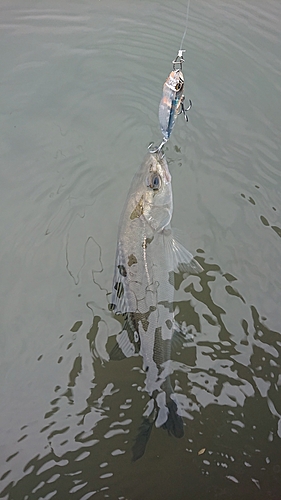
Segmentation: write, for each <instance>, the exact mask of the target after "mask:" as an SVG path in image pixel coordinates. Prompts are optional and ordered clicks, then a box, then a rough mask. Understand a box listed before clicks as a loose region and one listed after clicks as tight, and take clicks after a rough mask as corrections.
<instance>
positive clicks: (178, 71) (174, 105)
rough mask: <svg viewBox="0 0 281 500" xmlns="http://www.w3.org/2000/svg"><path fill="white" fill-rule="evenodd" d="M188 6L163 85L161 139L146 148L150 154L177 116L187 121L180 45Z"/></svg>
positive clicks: (162, 143)
mask: <svg viewBox="0 0 281 500" xmlns="http://www.w3.org/2000/svg"><path fill="white" fill-rule="evenodd" d="M189 4H190V0H188V3H187V11H186V23H185V31H184V34H183V37H182V41H181V45H180V49H179V51H178V54H177V56H176V58H175V59H174V60H173V62H172V64H173V69H172V71H171V73H170V74H169V76H168V78H167V80H166V81H165V83H164V85H163V95H162V99H161V101H160V105H159V123H160V128H161V132H162V135H163V139H162V142H161V144H159V146H158V147H153V142H152V143H151V144H150V145H149V146H148V149H149V151H150V153H157V152H158V151H160V150H161V149H162V147H163V146H164V144H166V142H167V141H168V140H169V138H170V135H171V133H172V131H173V128H174V125H175V121H176V118H177V116H178V115H180V114H181V113H183V115H184V118H185V121H188V116H187V114H186V113H187V111H189V110H190V108H191V106H192V102H191V100H190V99H189V106H188V107H187V108H185V107H184V99H185V97H184V93H183V91H184V76H183V71H182V64H183V63H184V58H183V53H184V52H185V50H182V45H183V41H184V38H185V35H186V30H187V21H188V12H189Z"/></svg>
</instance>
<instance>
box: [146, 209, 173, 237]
mask: <svg viewBox="0 0 281 500" xmlns="http://www.w3.org/2000/svg"><path fill="white" fill-rule="evenodd" d="M143 216H144V218H145V220H146V222H147V223H148V224H149V225H150V227H151V228H152V229H154V231H157V232H159V231H162V229H164V228H165V227H166V226H167V225H168V224H169V223H170V220H171V210H168V208H163V207H157V206H151V205H149V204H147V206H145V208H144V210H143Z"/></svg>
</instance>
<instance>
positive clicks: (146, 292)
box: [110, 151, 202, 460]
mask: <svg viewBox="0 0 281 500" xmlns="http://www.w3.org/2000/svg"><path fill="white" fill-rule="evenodd" d="M172 215H173V193H172V179H171V174H170V171H169V168H168V164H167V160H166V157H165V155H164V153H163V152H162V151H157V152H155V153H148V154H147V156H146V157H145V158H144V161H143V162H142V164H141V166H140V169H139V170H138V171H137V173H136V174H135V176H134V178H133V180H132V184H131V187H130V189H129V193H128V196H127V200H126V202H125V206H124V209H123V212H122V214H121V218H120V225H119V231H118V238H117V249H116V259H115V268H114V276H113V285H112V295H111V304H110V309H111V311H112V312H113V313H114V314H116V315H120V314H121V315H123V318H124V326H123V329H122V331H121V332H120V333H118V334H117V336H116V344H115V346H114V348H113V349H112V351H111V353H110V359H115V360H117V359H124V358H126V357H131V356H142V359H143V370H144V372H145V375H146V379H145V388H144V390H145V391H146V392H147V393H148V394H149V395H150V398H151V399H150V403H149V404H148V408H147V411H146V412H145V414H144V421H143V424H142V426H141V428H140V433H139V436H138V437H137V439H136V443H135V447H134V450H133V459H134V460H136V459H138V458H140V457H141V456H142V455H143V453H144V449H145V446H146V440H147V439H148V437H149V435H150V430H151V422H155V425H156V427H160V426H161V427H164V428H166V429H167V430H168V432H169V433H170V434H173V435H174V436H176V437H182V435H183V422H182V418H181V417H180V415H179V414H178V408H177V404H176V402H175V400H174V398H173V392H174V391H173V388H172V384H171V381H170V377H169V364H170V360H171V343H172V337H173V333H174V331H175V328H176V325H175V320H174V307H173V299H174V278H173V277H174V273H179V272H189V273H196V274H197V273H199V272H201V271H202V267H201V266H200V264H199V263H198V262H197V261H196V260H195V259H194V257H193V255H192V254H191V253H190V252H189V251H188V250H187V249H186V248H185V247H184V246H183V245H182V244H181V243H180V242H179V241H178V239H176V238H175V236H174V232H173V230H172V228H171V219H172ZM151 415H155V418H154V417H153V418H152V417H151Z"/></svg>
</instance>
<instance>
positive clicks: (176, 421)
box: [162, 399, 184, 438]
mask: <svg viewBox="0 0 281 500" xmlns="http://www.w3.org/2000/svg"><path fill="white" fill-rule="evenodd" d="M167 408H168V417H167V420H166V422H165V423H164V424H163V425H162V428H163V429H166V430H167V431H168V433H169V434H172V435H173V436H175V437H176V438H182V437H183V435H184V428H183V420H182V417H181V416H180V415H179V414H178V407H177V404H176V403H175V401H173V400H172V399H170V401H168V403H167Z"/></svg>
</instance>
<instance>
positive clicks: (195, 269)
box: [167, 231, 203, 274]
mask: <svg viewBox="0 0 281 500" xmlns="http://www.w3.org/2000/svg"><path fill="white" fill-rule="evenodd" d="M167 251H168V252H169V253H170V254H171V262H173V271H174V272H175V273H179V272H181V273H184V272H187V273H190V274H191V273H192V274H199V273H201V272H202V271H203V267H202V266H201V265H200V264H199V262H197V260H195V259H194V257H193V255H192V253H190V252H189V251H188V250H187V249H186V248H185V247H184V246H183V245H182V244H181V243H180V242H179V241H178V239H176V238H175V237H174V235H173V232H172V231H170V233H169V234H168V235H167Z"/></svg>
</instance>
